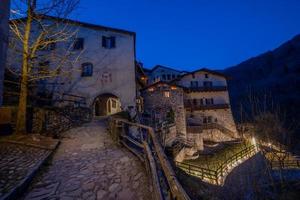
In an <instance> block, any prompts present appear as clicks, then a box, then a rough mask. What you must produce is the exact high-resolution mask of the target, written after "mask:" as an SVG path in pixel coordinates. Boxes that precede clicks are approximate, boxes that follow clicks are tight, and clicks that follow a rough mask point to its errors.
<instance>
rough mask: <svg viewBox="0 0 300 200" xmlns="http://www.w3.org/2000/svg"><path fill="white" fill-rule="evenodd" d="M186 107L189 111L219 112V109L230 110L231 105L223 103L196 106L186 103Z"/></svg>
mask: <svg viewBox="0 0 300 200" xmlns="http://www.w3.org/2000/svg"><path fill="white" fill-rule="evenodd" d="M184 107H185V108H186V109H187V110H191V111H194V110H217V109H228V108H229V104H228V103H223V104H209V105H194V104H192V103H190V102H185V103H184Z"/></svg>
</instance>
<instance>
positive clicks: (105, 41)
mask: <svg viewBox="0 0 300 200" xmlns="http://www.w3.org/2000/svg"><path fill="white" fill-rule="evenodd" d="M102 47H104V48H107V49H112V48H115V47H116V37H113V36H111V37H106V36H102Z"/></svg>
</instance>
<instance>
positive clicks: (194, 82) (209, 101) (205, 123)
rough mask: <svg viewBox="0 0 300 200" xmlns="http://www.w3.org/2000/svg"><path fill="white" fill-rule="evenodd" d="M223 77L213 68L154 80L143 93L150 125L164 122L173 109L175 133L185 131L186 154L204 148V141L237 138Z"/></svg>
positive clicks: (191, 153) (190, 154) (188, 154)
mask: <svg viewBox="0 0 300 200" xmlns="http://www.w3.org/2000/svg"><path fill="white" fill-rule="evenodd" d="M226 78H227V77H226V76H224V75H223V74H221V73H218V72H216V71H212V70H208V69H200V70H197V71H194V72H190V73H186V74H184V75H181V76H179V77H177V78H176V79H174V80H173V81H171V82H168V83H165V82H157V83H154V84H151V85H149V86H147V87H146V88H145V89H144V90H143V91H144V92H143V93H142V96H143V97H144V107H145V111H148V112H150V113H148V114H149V115H150V118H151V119H152V123H153V122H154V124H152V126H154V127H155V126H156V125H157V124H160V123H162V122H163V121H164V120H165V121H166V115H167V113H168V110H170V109H173V110H175V111H176V114H177V116H179V117H178V118H177V120H175V124H176V128H177V129H178V130H177V132H179V133H180V132H181V133H184V136H185V137H183V138H185V141H184V143H185V144H187V145H188V146H189V148H185V149H184V151H185V152H184V153H183V154H185V156H192V155H193V153H195V152H196V151H199V150H203V149H204V142H205V141H209V142H222V141H230V140H234V139H236V138H238V137H239V136H238V132H237V130H236V126H235V122H234V119H233V116H232V113H231V109H230V101H229V95H228V91H227V82H226ZM172 88H176V89H175V90H172ZM176 114H175V116H176ZM155 120H156V121H155ZM178 135H180V134H177V136H178ZM181 160H182V158H181Z"/></svg>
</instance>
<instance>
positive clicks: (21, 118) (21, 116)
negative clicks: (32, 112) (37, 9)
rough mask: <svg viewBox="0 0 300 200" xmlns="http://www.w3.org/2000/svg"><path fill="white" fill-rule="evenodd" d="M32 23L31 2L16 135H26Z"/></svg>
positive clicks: (25, 35) (25, 39)
mask: <svg viewBox="0 0 300 200" xmlns="http://www.w3.org/2000/svg"><path fill="white" fill-rule="evenodd" d="M31 22H32V6H31V1H28V11H27V20H26V26H25V30H24V40H23V59H22V73H21V89H20V97H19V106H18V115H17V125H16V133H19V134H20V133H23V134H24V133H26V108H27V93H28V88H27V86H28V84H27V82H28V71H29V65H30V63H29V35H30V30H31Z"/></svg>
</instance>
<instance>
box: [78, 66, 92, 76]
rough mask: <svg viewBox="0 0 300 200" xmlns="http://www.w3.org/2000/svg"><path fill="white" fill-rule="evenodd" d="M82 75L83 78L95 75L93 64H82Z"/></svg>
mask: <svg viewBox="0 0 300 200" xmlns="http://www.w3.org/2000/svg"><path fill="white" fill-rule="evenodd" d="M81 67H82V73H81V76H92V75H93V64H92V63H83V64H81Z"/></svg>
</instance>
